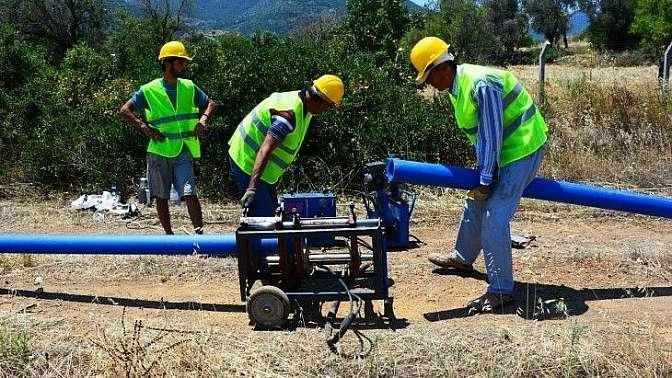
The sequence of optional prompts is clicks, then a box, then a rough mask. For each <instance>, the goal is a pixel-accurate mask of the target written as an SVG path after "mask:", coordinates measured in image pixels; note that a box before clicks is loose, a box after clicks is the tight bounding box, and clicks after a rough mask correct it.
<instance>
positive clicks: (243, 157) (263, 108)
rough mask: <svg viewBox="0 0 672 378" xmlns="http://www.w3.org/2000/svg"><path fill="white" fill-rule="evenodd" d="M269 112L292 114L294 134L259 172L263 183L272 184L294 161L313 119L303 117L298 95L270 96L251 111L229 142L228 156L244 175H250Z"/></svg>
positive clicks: (292, 132)
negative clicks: (272, 110)
mask: <svg viewBox="0 0 672 378" xmlns="http://www.w3.org/2000/svg"><path fill="white" fill-rule="evenodd" d="M271 109H274V110H277V111H291V112H293V114H294V120H295V122H294V130H292V131H291V132H290V133H289V134H287V136H285V138H284V139H283V140H282V142H281V143H280V144H279V145H278V147H276V148H275V149H274V150H273V152H272V153H271V154H270V156H269V159H268V162H267V163H266V166H265V167H264V169H263V171H262V172H261V176H260V177H261V179H262V180H263V181H264V182H266V183H269V184H275V183H276V182H278V179H280V177H281V176H282V174H283V173H284V172H285V170H286V169H287V167H289V165H290V164H291V163H292V162H293V161H294V159H296V155H297V153H298V152H299V148H300V147H301V143H303V139H304V138H305V136H306V132H307V131H308V125H309V124H310V120H311V118H312V114H311V113H310V112H308V111H306V112H305V113H304V110H303V101H302V100H301V97H299V92H298V91H294V92H282V93H273V94H272V95H270V96H269V97H268V98H266V99H265V100H264V101H262V102H261V103H260V104H259V105H257V106H256V107H255V108H254V109H252V111H251V112H250V113H249V114H248V115H247V116H245V118H244V119H243V120H242V121H241V122H240V124H238V127H237V128H236V131H235V132H234V133H233V136H231V139H229V156H230V157H231V159H232V160H233V161H234V162H235V163H236V165H238V167H239V168H240V169H241V170H242V171H243V172H245V173H247V174H248V175H251V174H252V168H253V167H254V160H255V159H256V157H257V152H258V151H259V148H260V147H261V145H262V144H263V142H264V139H265V138H266V133H267V132H268V129H269V128H270V127H271Z"/></svg>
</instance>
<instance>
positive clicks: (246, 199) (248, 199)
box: [240, 189, 255, 209]
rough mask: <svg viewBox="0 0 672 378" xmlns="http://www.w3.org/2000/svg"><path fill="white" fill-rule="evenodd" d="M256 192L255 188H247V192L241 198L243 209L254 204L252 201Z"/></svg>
mask: <svg viewBox="0 0 672 378" xmlns="http://www.w3.org/2000/svg"><path fill="white" fill-rule="evenodd" d="M254 194H255V190H254V189H247V191H245V194H243V198H241V199H240V206H241V207H242V208H243V209H246V208H249V207H250V206H252V202H253V201H254Z"/></svg>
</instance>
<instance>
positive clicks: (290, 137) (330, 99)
mask: <svg viewBox="0 0 672 378" xmlns="http://www.w3.org/2000/svg"><path fill="white" fill-rule="evenodd" d="M343 93H344V86H343V81H341V79H340V78H339V77H338V76H335V75H323V76H321V77H320V78H318V79H317V80H315V81H314V82H313V85H312V86H310V87H308V88H305V89H303V90H300V91H292V92H282V93H273V94H271V95H270V96H269V97H268V98H266V99H265V100H263V101H262V102H261V103H259V104H258V105H257V106H256V107H255V108H254V109H252V111H251V112H250V113H249V114H248V115H247V116H245V118H244V119H243V120H242V121H241V122H240V124H239V125H238V127H237V128H236V131H235V132H234V133H233V136H231V139H230V140H229V157H230V160H231V176H232V178H233V181H234V183H235V184H236V188H237V189H238V191H239V193H240V195H241V200H240V204H241V206H242V207H243V208H245V209H247V214H248V215H249V216H272V215H273V214H274V212H275V209H276V207H277V193H276V190H275V188H276V185H277V182H278V180H279V179H280V177H281V176H282V175H283V173H284V172H285V170H286V169H287V168H288V167H289V165H290V164H291V163H292V162H293V161H294V159H295V158H296V155H297V153H298V152H299V148H300V147H301V144H302V143H303V140H304V138H305V136H306V133H307V132H308V126H309V125H310V121H311V119H312V117H313V114H319V113H322V112H323V111H325V110H327V109H329V108H333V107H336V106H338V105H339V104H340V103H341V100H342V99H343Z"/></svg>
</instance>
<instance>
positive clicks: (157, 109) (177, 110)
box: [140, 79, 201, 158]
mask: <svg viewBox="0 0 672 378" xmlns="http://www.w3.org/2000/svg"><path fill="white" fill-rule="evenodd" d="M162 80H163V79H156V80H153V81H151V82H149V83H147V84H145V85H143V86H142V87H140V91H141V92H142V94H143V96H145V101H147V108H146V109H145V117H146V119H147V122H148V123H149V124H150V125H151V126H152V127H154V128H156V129H157V130H158V131H159V132H160V133H161V134H163V136H165V139H163V140H155V139H150V140H149V145H148V146H147V152H151V153H154V154H157V155H161V156H165V157H175V156H177V155H179V154H180V152H182V146H187V148H188V149H189V152H191V156H192V157H193V158H200V157H201V144H200V142H199V141H198V138H196V131H195V130H196V124H197V123H198V117H199V114H200V113H199V109H198V107H197V106H196V105H195V104H194V96H195V95H196V90H195V87H194V83H193V82H192V81H191V80H186V79H177V83H176V84H175V85H176V89H177V93H176V94H175V96H176V98H175V105H174V106H173V103H172V102H171V101H170V98H169V97H168V93H166V90H165V88H164V87H163V83H162Z"/></svg>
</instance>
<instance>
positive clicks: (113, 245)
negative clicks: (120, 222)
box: [0, 233, 278, 256]
mask: <svg viewBox="0 0 672 378" xmlns="http://www.w3.org/2000/svg"><path fill="white" fill-rule="evenodd" d="M277 245H278V241H277V239H264V240H262V241H261V249H262V250H263V251H270V250H275V249H277ZM0 253H36V254H40V253H41V254H83V255H192V254H195V253H199V254H207V255H220V256H235V254H236V235H235V234H233V233H230V234H206V235H91V234H88V235H87V234H75V235H52V234H7V235H0Z"/></svg>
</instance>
